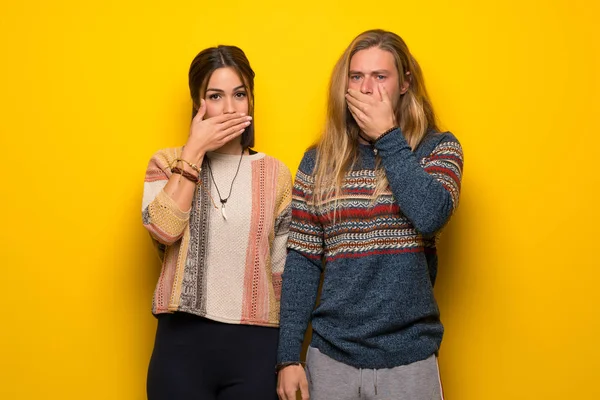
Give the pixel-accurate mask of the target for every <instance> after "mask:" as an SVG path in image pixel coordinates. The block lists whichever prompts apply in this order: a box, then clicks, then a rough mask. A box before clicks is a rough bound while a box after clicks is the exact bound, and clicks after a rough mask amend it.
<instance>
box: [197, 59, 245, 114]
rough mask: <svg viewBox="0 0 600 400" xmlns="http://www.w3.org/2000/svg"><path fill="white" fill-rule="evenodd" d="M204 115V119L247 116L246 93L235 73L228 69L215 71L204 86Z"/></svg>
mask: <svg viewBox="0 0 600 400" xmlns="http://www.w3.org/2000/svg"><path fill="white" fill-rule="evenodd" d="M204 100H205V101H206V114H205V116H204V118H210V117H216V116H218V115H221V114H231V113H236V112H239V113H244V114H248V93H247V91H246V87H245V86H244V83H243V82H242V80H241V79H240V77H239V76H238V74H237V72H236V71H235V70H234V69H233V68H230V67H223V68H219V69H216V70H215V71H214V72H213V73H212V75H211V76H210V79H209V80H208V85H207V86H206V93H205V94H204Z"/></svg>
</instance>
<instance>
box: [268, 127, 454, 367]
mask: <svg viewBox="0 0 600 400" xmlns="http://www.w3.org/2000/svg"><path fill="white" fill-rule="evenodd" d="M359 151H360V154H359V161H358V163H357V165H355V167H354V168H353V170H352V171H350V172H349V173H347V174H346V177H345V179H344V181H343V183H342V194H341V196H340V197H339V198H338V211H337V212H338V214H337V215H336V219H335V223H334V219H333V211H334V199H331V200H330V201H329V202H327V203H326V204H325V206H322V207H320V208H319V209H317V208H316V207H315V206H314V205H313V203H311V202H310V199H311V196H312V190H313V187H314V177H313V169H314V166H315V150H314V149H313V150H309V151H307V152H306V153H305V155H304V158H303V159H302V162H301V164H300V167H299V170H298V173H297V175H296V181H295V184H294V190H293V195H292V199H293V200H292V224H291V228H290V236H289V239H288V255H287V259H286V265H285V270H284V274H283V289H282V298H281V317H280V318H281V324H280V339H279V351H278V362H280V363H282V362H287V361H299V360H300V352H301V347H302V341H303V337H304V333H305V331H306V329H307V326H308V323H309V321H311V322H312V327H313V336H312V343H311V346H313V347H316V348H318V349H319V350H320V351H321V352H322V353H324V354H326V355H328V356H329V357H331V358H333V359H335V360H338V361H340V362H343V363H345V364H348V365H351V366H354V367H356V368H377V369H379V368H392V367H395V366H399V365H405V364H409V363H412V362H415V361H419V360H423V359H426V358H427V357H429V356H431V355H432V354H434V353H437V351H438V349H439V347H440V343H441V341H442V335H443V330H444V329H443V326H442V324H441V322H440V318H439V310H438V307H437V303H436V301H435V298H434V296H433V284H434V283H435V278H436V273H437V255H436V236H437V233H439V231H440V229H441V228H442V227H443V226H444V225H445V224H446V222H447V221H448V219H449V218H450V216H451V215H452V213H453V211H454V210H455V209H456V207H457V205H458V199H459V192H460V182H461V175H462V167H463V155H462V149H461V146H460V144H459V142H458V140H457V139H456V138H455V137H454V136H453V135H452V134H451V133H448V132H447V133H429V134H427V135H426V136H425V138H424V139H423V140H422V142H421V144H420V145H419V147H418V148H417V149H416V151H415V152H413V151H412V150H411V149H410V147H409V146H408V144H407V142H406V140H405V139H404V137H403V135H402V133H401V132H400V130H395V131H393V132H392V133H390V134H388V135H386V136H385V137H383V138H382V139H381V140H379V141H378V142H377V143H376V144H375V149H374V148H373V147H372V146H370V145H360V150H359ZM376 152H378V154H379V156H380V157H381V163H382V166H383V168H384V170H385V173H386V177H387V179H388V182H389V186H388V190H386V191H384V193H383V194H382V195H381V196H379V197H378V199H377V200H376V201H375V202H373V200H372V194H373V193H374V191H375V187H376V176H375V165H376V156H375V153H376ZM323 270H324V271H325V274H324V281H323V288H322V292H321V298H320V302H319V304H318V306H317V307H316V308H315V303H316V298H317V291H318V286H319V279H320V275H321V272H322V271H323Z"/></svg>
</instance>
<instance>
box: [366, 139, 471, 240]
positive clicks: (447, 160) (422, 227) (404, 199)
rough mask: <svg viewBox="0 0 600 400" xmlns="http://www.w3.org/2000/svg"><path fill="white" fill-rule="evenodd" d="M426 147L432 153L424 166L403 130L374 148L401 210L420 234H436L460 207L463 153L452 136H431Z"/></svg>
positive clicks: (424, 159) (379, 142)
mask: <svg viewBox="0 0 600 400" xmlns="http://www.w3.org/2000/svg"><path fill="white" fill-rule="evenodd" d="M430 135H433V134H430ZM431 141H434V142H433V145H431V143H432V142H431ZM424 145H427V146H428V147H432V150H431V151H428V152H427V154H424V155H423V156H424V157H423V158H422V160H423V163H421V162H420V160H419V159H418V156H417V154H415V152H413V151H412V150H411V148H410V146H409V145H408V143H407V142H406V140H405V139H404V135H402V132H401V131H400V129H396V130H394V131H392V132H391V133H390V134H388V135H386V136H384V137H383V138H381V139H380V140H378V141H377V142H376V144H375V148H376V149H377V150H378V152H379V155H380V156H381V160H382V165H383V168H384V169H385V174H386V177H387V179H388V182H389V185H390V188H391V190H392V193H393V194H394V198H395V199H396V202H397V203H398V205H399V207H400V210H401V211H402V212H403V213H404V215H406V217H407V218H408V219H409V220H410V221H411V222H412V224H413V225H414V227H415V229H416V230H417V231H418V232H419V233H421V234H422V235H433V234H435V233H436V232H437V231H439V230H440V229H441V228H442V227H443V226H444V225H445V224H446V222H448V220H449V218H450V216H451V215H452V213H453V212H454V210H455V209H456V207H457V206H458V200H459V194H460V186H461V178H462V170H463V152H462V148H461V145H460V143H459V142H458V140H457V139H456V138H455V137H454V136H453V135H452V134H450V133H444V134H435V136H430V137H428V138H427V144H425V143H423V144H422V145H421V146H424ZM418 151H419V149H417V153H418Z"/></svg>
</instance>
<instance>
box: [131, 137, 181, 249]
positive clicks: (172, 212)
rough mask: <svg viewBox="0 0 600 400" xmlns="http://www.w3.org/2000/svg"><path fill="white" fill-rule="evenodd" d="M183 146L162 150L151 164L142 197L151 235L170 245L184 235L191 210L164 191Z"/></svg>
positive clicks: (145, 223)
mask: <svg viewBox="0 0 600 400" xmlns="http://www.w3.org/2000/svg"><path fill="white" fill-rule="evenodd" d="M180 151H181V149H180V148H179V149H166V150H160V151H158V152H157V153H156V154H154V156H152V158H151V159H150V162H149V163H148V168H147V169H146V176H145V179H144V194H143V198H142V221H143V224H144V227H145V228H146V229H147V230H148V232H150V236H152V238H153V239H154V240H156V241H158V242H159V243H161V244H163V245H167V246H170V245H172V244H173V243H175V242H176V241H177V240H179V239H180V238H181V236H183V232H184V230H185V228H186V227H187V224H188V220H189V215H190V212H189V210H188V211H183V210H181V209H179V207H178V205H177V203H176V202H175V201H174V200H173V199H171V197H169V196H168V195H167V193H165V191H164V190H163V189H164V187H165V185H166V184H167V182H168V180H169V177H170V176H171V170H170V166H171V164H172V163H173V161H174V160H175V159H177V158H178V153H179V152H180Z"/></svg>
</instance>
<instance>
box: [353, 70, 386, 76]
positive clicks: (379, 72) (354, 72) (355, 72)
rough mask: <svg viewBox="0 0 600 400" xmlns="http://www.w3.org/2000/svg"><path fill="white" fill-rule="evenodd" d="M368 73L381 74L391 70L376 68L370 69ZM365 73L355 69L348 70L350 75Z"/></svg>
mask: <svg viewBox="0 0 600 400" xmlns="http://www.w3.org/2000/svg"><path fill="white" fill-rule="evenodd" d="M367 73H368V74H372V75H379V74H389V73H390V71H388V70H387V69H376V70H375V71H370V72H367ZM364 74H365V73H364V72H362V71H354V70H350V71H348V75H364Z"/></svg>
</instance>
